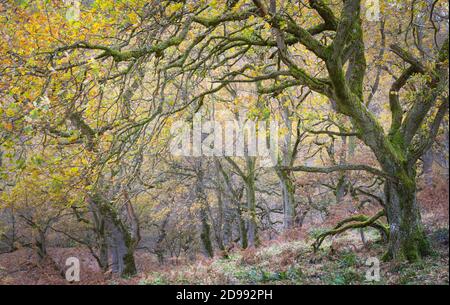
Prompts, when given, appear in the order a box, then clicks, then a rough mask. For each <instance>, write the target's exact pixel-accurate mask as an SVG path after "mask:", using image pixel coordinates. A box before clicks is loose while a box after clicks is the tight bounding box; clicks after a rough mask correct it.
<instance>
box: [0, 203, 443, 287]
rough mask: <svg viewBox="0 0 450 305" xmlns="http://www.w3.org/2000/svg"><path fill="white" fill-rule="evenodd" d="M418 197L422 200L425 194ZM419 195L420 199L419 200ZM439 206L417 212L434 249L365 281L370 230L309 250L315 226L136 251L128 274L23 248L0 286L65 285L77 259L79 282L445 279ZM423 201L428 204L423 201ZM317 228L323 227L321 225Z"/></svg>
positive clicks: (378, 253)
mask: <svg viewBox="0 0 450 305" xmlns="http://www.w3.org/2000/svg"><path fill="white" fill-rule="evenodd" d="M424 196H425V199H426V195H424ZM424 201H426V200H424ZM441 203H442V204H441V205H440V207H441V208H439V209H437V208H436V206H432V208H429V207H427V206H426V205H425V207H424V208H423V211H422V218H423V222H424V224H425V228H426V232H427V235H428V237H429V240H430V242H431V244H432V247H433V250H434V253H433V254H432V255H430V256H428V257H426V258H424V259H423V260H422V261H420V262H417V263H413V264H408V263H401V264H400V263H394V262H380V281H378V282H368V281H366V272H367V270H368V269H369V266H368V265H366V263H367V260H368V259H369V258H373V257H375V258H378V259H380V260H381V257H382V256H383V253H384V251H385V249H386V245H385V244H383V243H382V242H381V241H380V238H379V235H378V233H377V232H375V231H372V230H370V229H368V230H366V231H365V236H366V245H364V244H363V243H362V241H361V237H360V234H359V232H358V231H349V232H346V233H344V234H342V235H340V236H338V237H335V238H333V239H331V238H328V239H327V240H326V241H325V242H324V244H323V246H322V248H321V249H320V250H319V251H318V252H316V253H314V252H313V249H312V247H311V244H312V242H313V241H314V236H315V235H317V233H319V232H320V229H315V230H310V231H307V230H305V231H307V232H303V234H302V238H301V239H299V238H298V237H297V238H295V239H293V238H292V237H291V239H290V240H289V239H287V238H284V239H282V238H279V239H277V240H272V241H266V242H264V244H263V245H262V246H261V247H259V248H258V249H256V250H255V249H247V250H234V251H232V252H230V254H229V257H228V258H227V259H225V258H221V256H220V255H217V256H216V258H214V259H204V258H198V259H197V260H195V261H192V262H189V261H182V260H169V261H168V262H166V263H165V264H163V265H160V264H158V263H157V261H156V259H155V257H154V255H151V254H149V253H148V252H146V251H143V250H140V251H137V253H136V255H135V256H136V263H137V267H138V270H139V274H138V275H137V276H135V277H132V278H129V279H122V278H116V277H114V276H112V275H111V274H110V273H106V274H103V273H102V272H100V271H99V269H98V267H97V264H96V262H95V261H94V260H93V258H92V256H91V255H90V254H89V252H88V251H86V250H85V249H82V248H51V249H49V257H50V259H48V260H47V261H44V262H43V263H40V264H38V263H36V261H37V260H36V256H35V254H34V252H33V251H32V250H31V249H20V250H18V251H15V252H13V253H6V254H2V255H0V284H67V282H66V280H65V279H64V273H65V271H64V270H65V268H67V267H65V266H64V263H65V260H66V259H67V258H68V257H70V256H74V257H77V258H79V259H80V265H81V281H80V282H79V283H80V284H107V285H117V284H125V285H126V284H143V285H145V284H149V285H151V284H280V285H283V284H301V285H303V284H304V285H308V284H319V285H320V284H325V285H346V284H394V285H396V284H446V285H448V284H449V244H448V243H449V225H448V216H449V215H448V203H447V202H444V201H441ZM429 204H431V203H429ZM322 230H323V229H322Z"/></svg>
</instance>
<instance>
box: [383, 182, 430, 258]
mask: <svg viewBox="0 0 450 305" xmlns="http://www.w3.org/2000/svg"><path fill="white" fill-rule="evenodd" d="M384 192H385V205H386V206H385V209H386V214H387V218H388V222H389V228H390V234H389V244H388V251H387V253H386V255H385V257H384V259H385V260H390V259H393V260H397V261H403V260H408V261H416V260H419V259H420V258H421V257H422V256H424V255H427V254H428V253H429V252H430V246H429V243H428V241H427V238H426V236H425V233H424V229H423V226H422V222H421V215H420V209H419V205H418V202H417V197H416V192H417V190H416V181H415V174H411V176H410V177H403V178H402V179H399V182H393V181H386V183H385V191H384Z"/></svg>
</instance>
